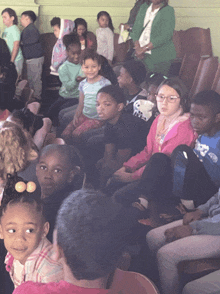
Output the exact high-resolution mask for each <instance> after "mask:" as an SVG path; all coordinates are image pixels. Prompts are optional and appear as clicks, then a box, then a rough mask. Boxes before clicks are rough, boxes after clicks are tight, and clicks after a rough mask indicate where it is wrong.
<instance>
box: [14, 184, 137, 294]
mask: <svg viewBox="0 0 220 294" xmlns="http://www.w3.org/2000/svg"><path fill="white" fill-rule="evenodd" d="M135 224H136V222H135V220H134V219H133V218H132V217H129V218H128V217H127V212H126V211H125V210H124V209H123V208H122V207H121V206H120V205H118V204H115V203H112V201H111V199H109V198H106V197H105V196H104V195H103V194H102V193H100V192H96V191H92V190H85V189H82V190H79V191H76V192H74V193H72V194H71V195H70V196H69V197H68V198H67V199H65V200H64V202H63V204H62V206H61V208H60V210H59V212H58V216H57V222H56V231H55V234H54V248H55V250H56V252H57V254H56V258H57V259H59V258H60V257H62V259H61V260H62V262H63V267H64V280H63V281H60V282H59V283H48V284H40V283H32V282H27V283H25V284H23V285H21V286H20V287H18V288H17V289H16V290H15V291H14V294H24V293H32V294H36V293H50V294H55V293H57V294H58V293H60V294H61V293H66V294H68V293H84V294H95V293H96V294H106V293H109V291H112V292H111V293H119V292H120V291H121V290H122V289H120V290H118V291H117V292H116V291H115V292H114V288H113V284H114V278H113V283H112V288H113V289H112V290H107V280H108V277H109V276H110V274H111V273H114V271H115V270H116V267H117V263H118V261H119V258H120V257H121V255H122V252H123V251H124V250H125V246H126V244H128V242H129V239H130V237H131V230H132V228H133V227H134V225H135ZM116 274H117V271H116V273H115V275H116ZM110 288H111V285H110Z"/></svg>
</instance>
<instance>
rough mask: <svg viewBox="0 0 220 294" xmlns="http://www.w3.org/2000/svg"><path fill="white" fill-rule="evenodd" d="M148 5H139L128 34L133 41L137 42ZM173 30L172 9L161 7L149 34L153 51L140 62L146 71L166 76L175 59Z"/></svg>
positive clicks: (173, 16) (173, 17)
mask: <svg viewBox="0 0 220 294" xmlns="http://www.w3.org/2000/svg"><path fill="white" fill-rule="evenodd" d="M148 7H149V5H147V3H144V4H143V5H141V7H140V10H139V12H138V15H137V17H136V20H135V23H134V26H133V29H132V32H131V34H130V36H131V38H132V40H133V41H137V40H139V38H140V36H141V34H142V31H143V27H144V18H145V15H146V12H147V9H148ZM174 28H175V15H174V9H173V7H171V6H169V5H167V6H164V7H162V8H161V9H160V10H159V11H158V13H157V14H156V16H155V18H154V20H153V23H152V27H151V34H150V42H152V44H153V46H154V49H152V50H151V54H148V53H146V54H145V58H144V59H143V60H142V61H143V62H144V64H145V66H146V68H147V70H148V71H152V72H160V73H162V74H167V73H168V70H169V68H170V65H171V61H172V60H173V59H175V57H176V50H175V47H174V44H173V40H172V37H173V31H174Z"/></svg>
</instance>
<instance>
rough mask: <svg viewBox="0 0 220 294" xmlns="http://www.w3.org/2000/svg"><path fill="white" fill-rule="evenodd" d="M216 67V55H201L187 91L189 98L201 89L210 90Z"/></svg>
mask: <svg viewBox="0 0 220 294" xmlns="http://www.w3.org/2000/svg"><path fill="white" fill-rule="evenodd" d="M217 68H218V57H208V58H206V57H201V59H200V61H199V65H198V68H197V71H196V75H195V78H194V81H193V85H192V88H191V90H190V93H189V98H190V99H191V98H192V97H193V96H194V95H195V94H197V93H199V92H201V91H203V90H211V88H212V83H213V80H214V77H215V74H216V71H217Z"/></svg>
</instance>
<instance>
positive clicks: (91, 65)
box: [82, 59, 101, 80]
mask: <svg viewBox="0 0 220 294" xmlns="http://www.w3.org/2000/svg"><path fill="white" fill-rule="evenodd" d="M100 69H101V65H99V64H98V61H97V60H93V59H86V60H85V61H84V62H83V66H82V70H83V71H84V73H85V75H86V78H87V79H89V80H92V79H94V78H96V77H97V76H98V74H99V71H100Z"/></svg>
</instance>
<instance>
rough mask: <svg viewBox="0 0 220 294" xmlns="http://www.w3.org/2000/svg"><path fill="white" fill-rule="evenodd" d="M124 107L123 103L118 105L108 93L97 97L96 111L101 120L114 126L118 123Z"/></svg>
mask: <svg viewBox="0 0 220 294" xmlns="http://www.w3.org/2000/svg"><path fill="white" fill-rule="evenodd" d="M123 107H124V105H123V103H117V102H116V101H115V100H114V99H112V97H111V96H110V95H109V94H107V93H99V94H98V95H97V100H96V109H97V113H98V115H99V117H100V119H101V120H105V121H108V122H109V123H112V124H114V123H116V122H117V121H118V118H119V115H120V112H121V111H122V109H123Z"/></svg>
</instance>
